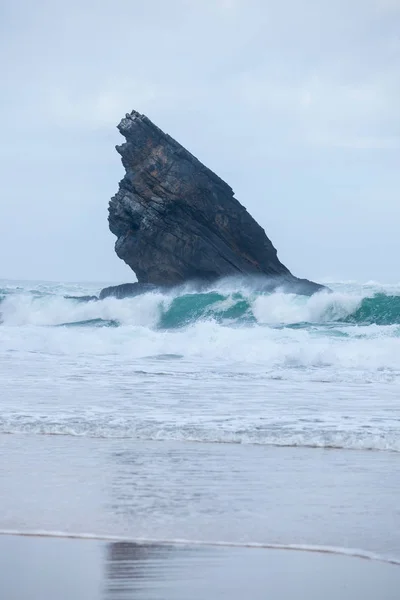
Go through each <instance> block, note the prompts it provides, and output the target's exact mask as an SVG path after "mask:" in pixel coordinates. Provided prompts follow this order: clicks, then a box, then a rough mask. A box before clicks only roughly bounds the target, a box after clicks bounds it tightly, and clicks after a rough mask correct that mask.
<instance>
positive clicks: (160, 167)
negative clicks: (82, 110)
mask: <svg viewBox="0 0 400 600" xmlns="http://www.w3.org/2000/svg"><path fill="white" fill-rule="evenodd" d="M118 129H119V131H120V132H121V134H122V135H123V136H124V137H125V139H126V142H125V143H124V144H122V145H121V146H117V151H118V152H119V154H120V155H121V157H122V163H123V166H124V167H125V171H126V174H125V176H124V178H123V179H122V181H121V182H120V184H119V190H118V192H117V194H116V195H115V196H114V197H113V198H112V199H111V201H110V205H109V219H108V220H109V226H110V230H111V231H112V233H114V234H115V235H116V236H117V241H116V244H115V250H116V253H117V255H118V256H119V257H120V258H121V259H122V260H124V261H125V262H126V263H127V264H128V265H129V266H130V267H131V269H132V270H133V271H134V272H135V273H136V276H137V279H138V282H139V283H146V284H153V285H155V286H174V285H178V284H181V283H184V282H188V281H191V280H197V281H202V282H214V281H215V280H218V279H219V278H222V277H229V276H238V275H239V276H240V275H243V274H245V275H262V276H267V277H269V278H271V279H272V280H275V279H276V278H279V280H280V281H281V282H284V283H285V285H286V286H289V287H290V286H293V289H294V288H296V289H298V290H301V293H305V294H312V293H314V292H316V291H318V290H321V289H323V286H320V285H319V284H316V283H313V282H309V281H308V280H305V279H301V280H300V279H297V278H296V277H294V276H293V275H292V274H291V273H290V271H289V270H288V269H287V267H285V265H283V264H282V263H281V262H280V261H279V259H278V257H277V252H276V249H275V248H274V246H273V245H272V243H271V241H270V240H269V239H268V237H267V236H266V234H265V231H264V229H263V228H262V227H260V225H258V223H257V222H256V221H255V220H254V219H253V217H252V216H251V215H250V214H249V213H248V212H247V210H246V209H245V208H244V207H243V206H242V205H241V204H240V203H239V202H238V201H237V200H236V198H235V197H234V193H233V191H232V189H231V188H230V187H229V185H227V184H226V183H225V182H224V181H222V179H220V178H219V177H218V176H217V175H215V174H214V173H213V172H212V171H210V169H208V168H207V167H205V166H204V165H203V164H202V163H201V162H199V161H198V160H197V159H196V158H195V157H194V156H193V155H192V154H190V152H188V151H187V150H185V148H183V147H182V146H181V145H180V144H178V142H176V141H175V140H173V139H172V138H171V137H170V136H169V135H167V134H165V133H163V132H162V131H161V130H160V129H159V128H158V127H156V126H155V125H154V124H153V123H152V122H151V121H150V120H149V119H148V118H147V117H145V116H144V115H140V114H139V113H137V112H136V111H132V113H131V114H127V115H126V117H125V118H124V119H122V121H121V122H120V124H119V125H118ZM126 285H135V284H126ZM132 289H134V290H136V289H138V288H132ZM125 291H126V289H125ZM103 292H104V293H105V291H104V290H103ZM103 292H102V294H103ZM121 293H122V292H121V291H120V292H116V293H115V294H113V295H117V294H119V295H117V297H121V296H120V294H121ZM124 293H125V292H124ZM135 293H136V292H135ZM107 294H108V295H109V293H108V292H107ZM125 295H126V294H125ZM100 297H102V295H100Z"/></svg>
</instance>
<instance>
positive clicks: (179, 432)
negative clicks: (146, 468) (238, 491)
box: [0, 415, 400, 452]
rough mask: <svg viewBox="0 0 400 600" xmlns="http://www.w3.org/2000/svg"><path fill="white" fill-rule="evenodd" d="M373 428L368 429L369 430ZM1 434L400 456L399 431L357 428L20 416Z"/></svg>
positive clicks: (5, 422) (1, 426)
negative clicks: (330, 450) (252, 446)
mask: <svg viewBox="0 0 400 600" xmlns="http://www.w3.org/2000/svg"><path fill="white" fill-rule="evenodd" d="M368 427H370V426H368ZM0 433H2V434H32V435H48V436H49V435H58V436H72V437H88V438H99V439H131V440H140V441H155V442H185V443H201V444H235V445H238V444H242V445H261V446H273V447H281V448H315V449H327V450H328V449H332V450H340V449H343V450H371V451H386V452H400V436H399V434H398V431H397V430H396V429H395V428H393V430H392V431H390V430H388V429H387V428H386V429H385V430H382V429H379V428H375V429H373V428H370V429H366V428H365V427H363V426H357V425H355V426H354V428H353V429H344V428H342V429H341V428H340V427H338V426H335V427H324V426H319V427H316V428H310V429H303V430H302V429H301V428H297V429H296V428H294V429H291V428H285V427H282V428H277V427H265V428H260V427H258V426H251V425H249V426H247V427H245V426H242V427H237V428H235V427H229V426H226V427H225V428H222V427H220V426H218V425H216V424H215V423H212V422H207V423H206V424H203V426H201V425H199V424H196V423H182V424H181V425H175V424H173V423H168V422H166V423H158V422H149V420H146V421H133V420H132V419H129V418H113V417H112V416H110V415H107V416H103V417H102V418H98V419H96V420H90V419H86V418H84V417H82V415H80V416H79V418H77V417H76V418H74V417H71V418H65V419H63V420H60V419H58V420H52V419H51V418H40V417H35V416H30V417H28V416H25V415H18V416H15V417H14V418H13V417H10V416H8V417H5V416H3V417H1V418H0Z"/></svg>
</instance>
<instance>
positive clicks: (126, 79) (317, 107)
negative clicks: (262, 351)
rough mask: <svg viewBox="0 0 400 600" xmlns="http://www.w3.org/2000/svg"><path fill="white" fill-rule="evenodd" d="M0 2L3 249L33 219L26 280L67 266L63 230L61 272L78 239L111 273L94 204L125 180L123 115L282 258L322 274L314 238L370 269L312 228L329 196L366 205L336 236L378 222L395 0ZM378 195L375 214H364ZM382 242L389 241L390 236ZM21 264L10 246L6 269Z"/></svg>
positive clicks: (390, 144) (395, 182) (390, 155)
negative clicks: (240, 211)
mask: <svg viewBox="0 0 400 600" xmlns="http://www.w3.org/2000/svg"><path fill="white" fill-rule="evenodd" d="M0 10H1V15H0V66H1V69H2V73H3V86H2V87H3V89H2V98H1V103H2V110H1V112H0V119H1V123H0V126H1V132H2V136H1V141H0V157H1V161H0V175H1V177H2V181H3V185H2V192H1V193H2V203H3V205H4V207H5V208H4V209H3V217H2V219H3V225H2V226H1V227H0V229H1V231H0V256H5V255H6V254H7V253H8V248H9V247H11V246H12V243H13V241H12V240H13V235H14V234H13V233H12V232H13V231H15V230H18V231H19V232H20V235H21V237H22V239H28V237H29V236H32V235H33V233H32V222H33V220H34V226H35V231H36V233H37V238H38V241H37V243H35V244H33V246H34V252H33V253H31V252H28V253H27V254H28V255H29V256H28V257H27V258H25V261H29V260H32V264H31V268H29V269H28V270H29V272H32V273H33V274H36V273H37V276H50V275H51V276H52V277H54V276H55V270H56V266H55V265H57V264H58V265H59V268H60V269H65V270H66V267H65V260H64V258H63V253H64V249H63V247H61V246H62V245H61V244H60V246H59V247H58V246H57V247H56V246H55V245H54V244H56V242H57V239H60V240H61V239H64V240H66V241H65V242H64V246H65V245H67V246H68V248H69V251H68V252H69V254H68V256H69V258H68V273H69V274H70V275H69V276H72V275H71V274H72V273H73V272H74V269H76V270H77V272H82V275H80V277H88V276H89V274H90V273H89V272H88V270H90V269H89V266H88V265H89V263H88V262H87V263H86V266H85V267H83V263H82V260H81V258H80V253H79V252H78V250H76V248H78V247H82V245H84V243H85V241H84V237H83V236H84V233H83V232H84V231H87V236H88V237H92V238H93V239H96V244H97V246H96V248H97V250H96V249H95V248H94V247H93V248H92V250H91V251H92V252H93V253H94V254H96V252H98V253H99V254H100V253H101V255H102V256H103V257H105V256H106V255H107V256H108V254H107V252H109V253H110V254H109V256H110V258H109V259H107V258H104V259H103V260H102V261H101V264H100V263H98V264H95V265H93V269H94V271H95V272H96V273H97V275H96V277H97V278H100V279H107V278H111V279H114V278H115V277H116V275H114V274H115V273H121V272H122V271H121V270H120V267H118V266H117V265H119V264H120V263H118V261H117V259H116V258H115V257H114V254H113V251H112V243H113V238H112V236H111V235H110V234H109V233H108V232H107V221H106V208H107V201H108V198H109V196H110V195H111V194H112V193H113V191H114V190H115V188H116V184H117V181H118V179H119V178H120V176H121V167H120V165H119V162H118V157H117V156H116V155H115V152H114V151H113V146H114V144H115V143H117V142H118V133H117V132H116V130H115V125H116V124H117V123H118V122H119V120H120V118H121V117H122V116H123V115H124V114H125V112H127V111H129V110H131V109H132V108H135V109H137V110H139V111H141V112H145V113H146V114H148V116H149V117H150V118H152V119H154V120H155V121H156V122H157V123H158V124H159V125H160V126H161V127H162V128H164V129H166V130H167V131H168V132H169V133H171V134H172V135H173V136H175V137H176V138H178V139H179V141H181V142H182V143H184V144H185V145H187V146H188V147H189V149H190V150H192V151H193V152H194V153H195V154H198V155H199V158H201V159H202V160H203V161H204V162H206V163H208V164H209V165H210V166H211V167H212V168H213V169H214V170H216V171H218V172H219V173H220V174H221V175H222V176H223V177H225V178H227V179H228V181H229V183H230V184H231V185H233V187H234V188H235V189H236V190H237V192H238V195H239V199H241V200H242V201H243V202H244V203H245V204H246V205H247V206H248V208H249V209H250V210H251V211H252V212H253V213H254V214H255V216H256V217H257V218H258V219H259V220H260V221H261V223H262V224H263V225H264V226H265V227H266V229H267V232H268V233H269V234H270V235H271V237H272V239H273V242H274V244H275V245H276V246H277V247H278V248H281V249H282V250H281V252H280V254H281V255H282V257H283V256H284V257H285V259H287V261H288V262H289V263H290V266H292V267H293V270H295V267H296V262H295V264H294V265H293V262H291V261H292V260H294V261H298V263H297V264H298V265H303V264H305V265H310V272H309V273H308V272H305V274H309V275H310V276H311V275H313V274H314V276H315V277H317V276H318V274H319V269H322V270H323V267H321V266H320V264H319V259H318V257H315V254H313V252H312V249H311V246H314V245H315V244H317V243H324V244H325V245H326V247H327V250H326V254H325V255H324V263H326V264H327V269H328V270H329V271H331V272H333V271H335V272H338V270H340V269H342V270H348V271H351V272H349V273H348V276H349V277H354V276H357V275H356V274H355V273H354V272H353V271H357V270H359V271H360V272H361V271H362V270H363V269H364V268H366V267H365V266H364V265H363V264H362V257H361V256H359V255H357V256H355V257H354V259H352V260H353V261H354V262H353V263H352V262H351V260H350V261H349V260H348V257H347V256H345V253H343V257H341V255H340V253H339V254H338V253H337V252H334V251H333V250H331V249H329V248H328V242H327V241H326V235H324V236H323V239H322V240H319V237H318V236H319V233H318V232H319V231H320V230H323V231H326V229H327V223H329V222H334V221H335V218H336V213H335V206H337V205H338V204H341V203H342V202H344V204H345V205H346V206H350V205H352V202H353V200H352V198H353V197H354V196H351V194H352V193H353V192H352V190H354V189H357V190H358V192H357V193H358V194H361V195H363V194H364V196H363V197H364V198H365V210H364V211H363V212H362V214H361V216H359V217H358V222H357V223H355V224H354V229H353V231H350V230H349V231H348V232H347V233H344V234H343V235H344V236H346V235H347V236H348V237H347V241H346V243H347V247H350V245H351V243H352V242H351V239H352V238H351V235H354V236H355V239H357V240H358V242H357V244H361V242H360V240H363V239H364V237H363V236H364V234H365V232H367V231H368V232H370V231H371V228H372V227H373V226H376V227H377V226H379V227H380V228H382V229H383V228H384V227H385V217H384V215H385V214H389V213H390V211H392V210H394V208H393V207H394V206H395V203H396V202H398V186H399V176H398V164H397V163H398V151H399V139H400V113H399V109H398V98H399V97H400V70H399V67H398V65H399V64H400V41H399V36H398V32H399V28H400V2H399V1H397V0H337V1H336V2H332V1H331V0H306V1H305V2H297V1H296V0H282V1H281V2H279V3H277V2H272V0H271V1H269V0H268V1H266V0H246V1H245V0H203V1H202V2H198V1H197V0H170V2H164V1H162V0H154V2H152V3H146V2H139V0H116V1H115V2H113V3H111V2H110V1H109V0H96V1H94V0H86V1H85V2H78V1H77V0H70V1H69V2H61V1H58V0H37V1H36V2H30V1H29V0H4V1H3V2H2V3H1V7H0ZM96 166H97V169H98V171H99V173H100V172H101V176H100V175H99V174H97V173H96ZM67 174H68V176H67ZM60 179H62V199H60V198H59V199H58V202H59V205H58V206H57V201H56V200H55V197H57V196H58V192H57V187H58V186H59V185H60ZM388 185H389V187H388ZM344 189H345V190H346V192H343V190H344ZM371 189H372V190H374V194H375V196H374V195H373V194H371V191H370V190H371ZM83 190H84V191H83ZM379 190H383V191H382V192H380V191H379ZM344 197H346V200H343V198H344ZM357 197H359V195H358V196H357ZM375 201H376V202H378V203H379V206H382V207H385V210H384V211H383V212H382V215H383V216H382V218H381V221H379V217H378V218H377V217H376V215H375V217H374V220H373V222H372V220H369V217H368V214H369V212H371V210H372V209H371V206H372V203H373V202H375ZM61 203H62V206H61ZM28 204H29V207H30V208H29V210H28V208H26V215H28V214H29V218H28V216H26V217H24V210H23V206H24V205H26V206H28ZM32 207H36V211H35V210H34V209H33V208H32ZM57 211H58V212H59V213H60V214H62V216H63V218H62V219H57V216H56V215H57ZM35 214H38V215H41V216H40V218H39V217H38V218H37V220H36V221H35ZM46 214H51V215H52V229H51V231H52V232H54V240H55V241H54V242H53V254H54V257H53V258H54V260H53V263H54V264H53V263H52V264H53V266H51V268H50V266H49V267H46V252H47V246H46V244H45V243H41V241H40V238H41V231H42V232H44V231H45V232H46V235H49V228H45V227H44V225H43V224H41V220H42V221H43V218H44V217H43V215H46ZM287 215H292V216H293V218H288V216H287ZM302 215H303V216H302ZM300 219H303V224H302V228H301V229H302V230H304V231H302V232H300V233H298V231H299V226H298V222H299V220H300ZM66 220H67V221H68V223H66ZM74 223H76V224H77V223H79V227H78V225H76V227H74ZM100 227H101V231H102V234H101V235H98V232H99V231H100ZM78 230H79V232H80V233H79V236H81V237H79V236H78V237H79V240H78V241H76V240H75V241H73V240H74V239H75V238H74V235H78V234H77V233H76V232H77V231H78ZM28 234H29V235H28ZM35 235H36V234H35ZM365 235H366V234H365ZM381 236H382V244H383V246H382V247H383V248H384V247H385V244H386V243H387V244H388V248H389V243H390V244H392V245H393V244H394V243H396V241H395V238H394V237H393V238H390V236H388V235H387V234H386V233H382V234H381ZM393 236H394V232H393ZM42 237H43V236H42ZM301 238H302V239H307V240H309V246H310V247H308V246H306V245H305V244H303V246H304V247H303V246H302V244H301V241H300V239H301ZM389 238H390V239H389ZM29 239H31V237H29ZM35 239H36V238H35ZM332 239H334V233H333V232H332ZM67 240H69V242H68V241H67ZM312 240H314V241H313V242H312ZM31 246H32V244H30V247H31ZM332 246H334V242H332ZM299 247H301V250H300V251H299ZM104 248H109V250H107V251H105V250H104ZM366 251H367V253H368V252H370V251H371V252H372V250H368V249H367V250H366ZM388 252H389V250H388ZM319 254H320V253H319ZM22 255H24V252H22ZM31 255H32V256H31ZM57 256H58V259H57ZM292 257H294V258H292ZM338 263H339V264H338ZM63 265H64V266H63ZM0 266H1V265H0ZM334 267H335V268H334ZM336 267H337V268H336ZM27 268H28V267H27V263H26V264H25V263H24V260H23V259H22V258H21V256H19V258H18V259H17V258H15V262H14V263H13V262H12V260H11V262H10V263H9V264H8V265H7V272H8V273H10V272H14V271H15V272H16V273H18V272H24V273H25V271H26V270H27ZM121 268H122V267H121ZM393 268H394V267H393ZM396 268H397V267H396ZM83 269H84V270H85V273H83ZM46 273H47V275H46ZM322 274H323V273H322ZM111 275H112V277H111ZM342 275H343V277H345V276H346V273H344V272H343V273H342ZM77 276H78V275H77ZM94 276H95V275H93V274H92V277H94ZM60 277H62V275H61V273H60ZM368 277H369V278H370V277H375V278H379V273H377V274H369V275H368Z"/></svg>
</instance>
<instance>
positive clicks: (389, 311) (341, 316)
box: [0, 286, 400, 330]
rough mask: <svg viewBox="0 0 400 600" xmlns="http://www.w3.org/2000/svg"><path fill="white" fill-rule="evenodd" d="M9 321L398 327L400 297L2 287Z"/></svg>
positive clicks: (96, 324) (158, 325)
mask: <svg viewBox="0 0 400 600" xmlns="http://www.w3.org/2000/svg"><path fill="white" fill-rule="evenodd" d="M0 303H1V318H2V323H3V324H5V325H13V326H23V325H40V326H64V327H71V326H75V327H78V326H79V327H116V326H119V325H121V326H129V325H139V326H144V327H150V328H153V329H160V330H166V329H179V328H184V327H188V326H190V325H193V324H195V323H198V322H202V321H213V322H216V323H219V324H221V325H226V326H234V327H238V326H248V327H252V326H257V325H260V326H270V327H292V328H293V327H295V328H303V327H310V326H313V325H330V324H342V325H379V326H385V325H400V295H390V294H386V293H384V292H381V291H380V292H375V293H372V294H368V295H365V296H364V297H363V296H361V295H360V294H359V293H358V294H355V293H349V292H340V291H336V292H333V293H324V292H322V293H319V294H316V295H314V296H311V297H309V298H308V297H305V296H297V295H295V294H284V293H279V292H275V293H269V294H260V293H257V292H255V291H254V292H253V291H252V290H251V289H247V290H240V289H228V290H227V289H224V287H223V286H222V287H221V288H217V289H214V290H212V291H208V292H203V293H198V292H195V291H190V290H183V291H181V292H175V293H170V294H161V293H147V294H143V295H141V296H138V297H135V298H126V299H124V300H117V299H115V298H106V299H105V300H102V301H98V302H93V301H90V300H89V301H87V302H79V301H78V300H77V299H74V298H65V297H63V296H60V295H56V294H50V293H40V292H36V291H32V292H29V293H27V292H24V291H19V290H18V289H17V290H12V292H10V291H9V290H7V289H3V290H1V289H0Z"/></svg>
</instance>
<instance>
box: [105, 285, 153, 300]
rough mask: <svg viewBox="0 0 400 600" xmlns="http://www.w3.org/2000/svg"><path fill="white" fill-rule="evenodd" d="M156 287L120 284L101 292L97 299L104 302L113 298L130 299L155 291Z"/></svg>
mask: <svg viewBox="0 0 400 600" xmlns="http://www.w3.org/2000/svg"><path fill="white" fill-rule="evenodd" d="M156 289H157V287H156V286H155V285H152V284H151V283H137V282H135V283H122V284H121V285H112V286H110V287H106V288H104V289H102V290H101V292H100V296H99V299H100V300H104V298H108V297H110V296H113V297H114V298H119V299H121V298H130V297H132V296H138V295H139V294H145V293H146V292H152V291H155V290H156Z"/></svg>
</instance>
